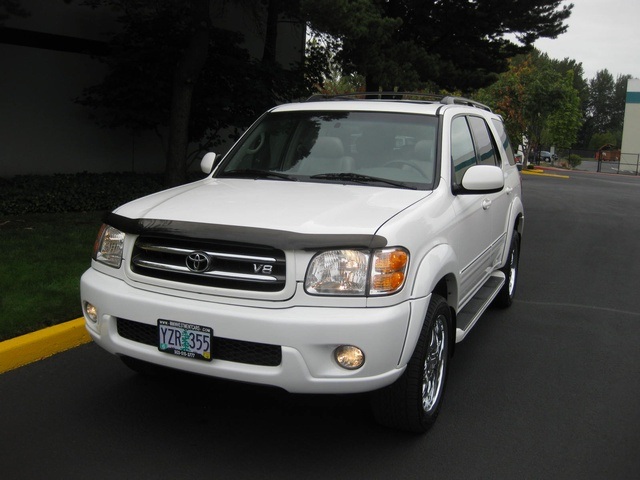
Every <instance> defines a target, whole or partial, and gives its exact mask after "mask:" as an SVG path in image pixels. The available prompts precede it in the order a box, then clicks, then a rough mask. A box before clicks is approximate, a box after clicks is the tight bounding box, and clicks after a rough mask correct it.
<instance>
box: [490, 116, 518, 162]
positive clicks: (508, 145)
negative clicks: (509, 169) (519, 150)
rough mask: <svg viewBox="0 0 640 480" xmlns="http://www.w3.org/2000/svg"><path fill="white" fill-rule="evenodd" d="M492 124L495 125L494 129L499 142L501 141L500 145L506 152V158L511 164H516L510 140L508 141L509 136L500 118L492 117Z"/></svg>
mask: <svg viewBox="0 0 640 480" xmlns="http://www.w3.org/2000/svg"><path fill="white" fill-rule="evenodd" d="M493 126H494V127H496V131H497V132H498V135H499V136H500V143H502V147H503V148H504V151H505V152H506V153H507V160H508V161H509V163H510V164H511V165H515V164H516V159H515V158H514V156H513V148H512V147H511V142H510V141H509V136H508V135H507V132H506V131H505V129H504V123H502V122H501V121H500V120H496V119H493Z"/></svg>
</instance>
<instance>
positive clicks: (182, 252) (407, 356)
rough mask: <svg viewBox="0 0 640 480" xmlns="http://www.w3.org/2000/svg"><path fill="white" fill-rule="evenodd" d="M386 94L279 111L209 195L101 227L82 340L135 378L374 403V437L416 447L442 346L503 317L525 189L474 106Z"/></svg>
mask: <svg viewBox="0 0 640 480" xmlns="http://www.w3.org/2000/svg"><path fill="white" fill-rule="evenodd" d="M394 95H395V96H396V98H395V99H393V100H384V99H365V98H362V99H359V98H356V97H335V98H312V99H310V100H309V101H307V102H302V103H295V104H287V105H281V106H278V107H275V108H273V109H271V110H269V111H268V112H266V113H265V114H264V115H262V116H261V117H260V118H259V119H258V120H257V121H256V122H255V123H254V125H253V126H252V127H251V128H250V129H249V130H248V131H247V132H246V133H245V134H244V135H243V136H242V138H240V140H239V141H238V142H237V143H236V144H235V145H234V146H233V148H232V149H231V150H230V151H229V153H227V154H226V155H225V156H224V157H223V158H217V157H216V156H215V154H213V153H210V154H207V155H205V157H204V158H203V160H202V168H203V170H204V171H205V173H208V176H207V178H205V179H203V180H200V181H197V182H195V183H191V184H188V185H184V186H181V187H177V188H173V189H170V190H166V191H163V192H159V193H156V194H154V195H150V196H148V197H145V198H141V199H138V200H136V201H133V202H131V203H128V204H126V205H124V206H122V207H120V208H118V209H116V210H115V211H114V212H112V213H110V214H109V215H107V217H106V218H105V225H103V227H102V229H101V231H100V233H99V236H98V239H97V241H96V245H95V248H94V254H93V261H92V265H91V268H90V269H89V270H88V271H87V272H86V273H85V274H84V275H83V276H82V280H81V290H82V291H81V296H82V307H83V311H84V315H85V317H86V325H87V329H88V331H89V333H90V334H91V336H92V337H93V339H94V340H95V342H96V343H97V344H98V345H100V346H101V347H103V348H104V349H106V350H107V351H109V352H111V353H113V354H115V355H118V356H120V357H121V358H122V360H123V361H124V362H125V363H126V364H127V365H128V366H129V367H131V368H133V369H134V370H137V371H141V372H146V371H149V370H150V369H159V368H161V367H169V368H172V369H177V370H184V371H188V372H194V373H198V374H203V375H210V376H212V377H220V378H226V379H232V380H238V381H243V382H250V383H257V384H267V385H273V386H278V387H281V388H283V389H285V390H287V391H289V392H304V393H355V392H367V391H371V392H372V394H371V400H372V401H371V403H372V407H373V412H374V414H375V416H376V418H377V419H378V420H379V421H380V422H381V423H383V424H385V425H389V426H393V427H396V428H401V429H406V430H411V431H425V430H426V429H427V428H428V427H429V426H430V425H431V424H432V423H433V421H434V420H435V418H436V416H437V414H438V410H439V407H440V404H441V400H442V396H443V392H444V386H445V380H446V376H447V365H448V361H449V358H450V357H451V355H452V354H453V346H454V343H455V342H460V341H461V340H462V339H463V338H464V337H465V335H467V333H469V331H470V329H471V328H472V327H473V325H474V324H475V322H476V321H477V320H478V318H479V317H480V315H481V314H482V313H483V312H484V311H485V309H486V308H487V307H488V306H489V305H490V304H491V303H492V302H493V303H494V304H495V303H497V304H499V305H501V306H508V305H509V304H510V303H511V301H512V299H513V295H514V291H515V286H516V278H517V271H518V257H519V249H520V238H521V235H522V229H523V223H524V215H523V206H522V199H521V181H520V175H519V172H518V169H517V168H516V165H515V161H514V157H513V152H512V148H511V145H510V144H509V140H508V138H507V135H506V133H505V130H504V126H503V123H502V120H501V118H500V117H499V116H498V115H495V114H493V113H491V111H490V110H489V109H488V108H487V107H485V106H484V105H481V104H478V103H476V102H472V101H470V100H467V99H461V98H454V97H445V98H442V99H438V100H433V99H431V100H428V101H427V100H416V99H415V98H418V97H415V96H412V97H409V98H410V99H404V100H403V99H397V97H398V94H394Z"/></svg>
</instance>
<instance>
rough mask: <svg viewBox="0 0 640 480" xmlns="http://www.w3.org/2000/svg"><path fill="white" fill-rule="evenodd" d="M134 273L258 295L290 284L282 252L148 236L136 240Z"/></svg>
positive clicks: (269, 248)
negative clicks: (287, 282) (257, 293)
mask: <svg viewBox="0 0 640 480" xmlns="http://www.w3.org/2000/svg"><path fill="white" fill-rule="evenodd" d="M131 270H132V271H133V272H135V273H138V274H140V275H145V276H147V277H153V278H160V279H164V280H171V281H175V282H181V283H190V284H194V285H204V286H210V287H219V288H232V289H238V290H249V291H256V292H279V291H281V290H283V289H284V287H285V280H286V278H285V274H286V262H285V255H284V252H283V251H282V250H278V249H275V248H271V247H264V246H259V245H249V244H240V243H228V242H216V241H195V240H183V239H173V238H160V237H148V236H141V237H138V239H137V240H136V243H135V246H134V249H133V255H132V258H131Z"/></svg>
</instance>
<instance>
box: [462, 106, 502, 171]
mask: <svg viewBox="0 0 640 480" xmlns="http://www.w3.org/2000/svg"><path fill="white" fill-rule="evenodd" d="M469 125H470V126H471V130H472V131H473V137H474V139H475V141H476V148H477V149H478V157H479V160H480V163H481V164H483V165H500V162H499V161H498V158H497V157H496V149H495V146H494V142H493V139H492V137H491V133H490V132H489V127H488V126H487V124H486V122H485V121H484V119H483V118H480V117H469Z"/></svg>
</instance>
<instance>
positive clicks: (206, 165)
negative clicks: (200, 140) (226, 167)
mask: <svg viewBox="0 0 640 480" xmlns="http://www.w3.org/2000/svg"><path fill="white" fill-rule="evenodd" d="M217 157H218V156H217V155H216V154H215V153H214V152H207V153H205V155H204V157H202V160H200V169H201V170H202V172H203V173H206V174H207V175H209V174H210V173H211V172H212V171H213V167H215V166H216V160H217Z"/></svg>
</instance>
